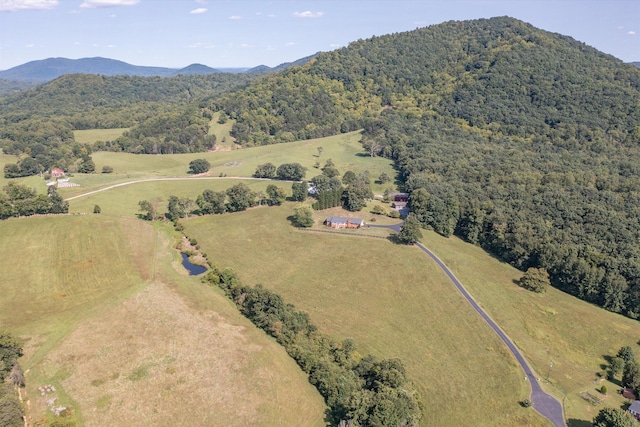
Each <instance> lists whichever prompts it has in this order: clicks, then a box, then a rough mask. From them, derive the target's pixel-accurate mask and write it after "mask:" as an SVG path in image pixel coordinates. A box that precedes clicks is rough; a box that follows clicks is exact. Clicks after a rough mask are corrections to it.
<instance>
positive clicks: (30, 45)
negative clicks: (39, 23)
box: [25, 43, 35, 49]
mask: <svg viewBox="0 0 640 427" xmlns="http://www.w3.org/2000/svg"><path fill="white" fill-rule="evenodd" d="M25 47H26V48H29V49H31V48H32V47H35V44H33V43H29V44H28V45H26V46H25Z"/></svg>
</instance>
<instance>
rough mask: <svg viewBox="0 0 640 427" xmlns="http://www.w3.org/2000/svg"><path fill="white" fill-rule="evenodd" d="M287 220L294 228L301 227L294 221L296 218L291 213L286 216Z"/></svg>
mask: <svg viewBox="0 0 640 427" xmlns="http://www.w3.org/2000/svg"><path fill="white" fill-rule="evenodd" d="M287 221H289V223H290V224H291V226H293V227H295V228H302V227H300V226H299V225H298V223H297V222H296V219H295V217H294V216H293V215H289V216H288V217H287Z"/></svg>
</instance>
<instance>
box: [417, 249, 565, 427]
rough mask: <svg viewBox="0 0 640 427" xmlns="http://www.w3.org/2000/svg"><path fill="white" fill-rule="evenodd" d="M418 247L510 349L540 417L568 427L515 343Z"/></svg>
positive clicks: (437, 259)
mask: <svg viewBox="0 0 640 427" xmlns="http://www.w3.org/2000/svg"><path fill="white" fill-rule="evenodd" d="M416 246H418V247H419V248H420V249H421V250H422V251H423V252H425V253H426V254H427V255H428V256H429V257H430V258H431V259H432V260H433V261H435V263H436V264H438V266H439V267H440V268H441V269H442V271H444V272H445V274H446V275H447V276H448V277H449V279H450V280H451V281H452V282H453V284H454V285H456V288H458V291H460V293H461V294H462V296H463V297H464V298H465V299H466V300H467V302H468V303H469V304H471V306H472V307H473V308H474V309H475V310H476V311H477V312H478V314H479V315H480V317H482V318H483V319H484V321H485V322H487V324H488V325H489V326H490V327H491V329H493V331H494V332H495V333H496V334H498V336H499V337H500V339H501V340H502V341H503V342H504V343H505V345H506V346H507V347H508V348H509V350H510V351H511V353H512V354H513V356H514V357H515V358H516V360H517V361H518V363H519V364H520V366H522V369H523V370H524V373H525V375H526V376H525V378H526V379H528V380H529V383H530V384H531V401H532V402H533V407H534V408H535V410H536V411H537V412H538V413H539V414H540V415H542V416H543V417H545V418H547V419H548V420H549V421H551V422H552V423H553V425H554V426H555V427H566V424H565V422H564V413H563V410H562V405H561V404H560V402H559V401H558V400H557V399H556V398H555V397H553V396H551V395H550V394H547V393H545V392H544V391H543V390H542V388H541V387H540V384H538V378H536V376H535V375H533V372H532V371H531V368H530V367H529V364H528V363H527V361H526V360H525V359H524V357H523V356H522V354H521V353H520V351H519V350H518V349H517V347H516V346H515V345H514V344H513V342H511V340H510V339H509V337H508V336H507V335H506V334H505V333H504V332H503V331H502V329H500V328H499V327H498V325H497V324H496V323H495V322H494V321H493V320H492V319H491V318H490V317H489V315H488V314H487V313H485V312H484V310H483V309H482V308H481V307H480V306H479V305H478V303H476V302H475V300H474V299H473V298H472V297H471V295H469V293H468V292H467V290H466V289H465V288H464V287H463V286H462V284H461V283H460V282H459V281H458V279H457V278H456V276H454V275H453V273H452V272H451V270H449V268H447V266H446V265H445V264H444V263H443V262H442V261H441V260H440V258H438V257H437V256H436V255H435V254H434V253H433V252H431V251H430V250H429V249H427V248H426V247H425V246H424V245H422V244H421V243H416Z"/></svg>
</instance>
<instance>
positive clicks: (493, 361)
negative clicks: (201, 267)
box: [185, 204, 546, 426]
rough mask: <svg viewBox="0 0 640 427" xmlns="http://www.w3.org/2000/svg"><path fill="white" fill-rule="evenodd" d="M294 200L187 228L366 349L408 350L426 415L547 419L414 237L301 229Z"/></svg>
mask: <svg viewBox="0 0 640 427" xmlns="http://www.w3.org/2000/svg"><path fill="white" fill-rule="evenodd" d="M292 212H293V205H292V204H288V205H285V206H283V207H279V208H259V209H252V210H249V211H247V212H243V213H239V214H225V215H217V216H206V217H198V218H193V219H190V220H188V221H186V222H185V226H186V231H187V234H188V235H189V236H190V237H194V238H196V239H197V240H198V242H199V244H200V245H201V247H202V248H203V250H204V251H205V252H206V253H207V254H208V256H209V259H210V260H212V261H213V262H214V263H215V264H216V265H217V266H219V267H232V268H233V269H234V270H235V271H236V272H237V274H238V276H239V278H240V280H241V281H242V282H243V283H245V284H249V285H255V284H258V283H260V284H263V285H264V286H265V287H267V288H270V289H273V290H275V291H277V292H278V293H280V294H282V295H283V297H284V298H285V299H286V301H288V302H290V303H293V304H294V305H295V306H296V307H298V308H299V309H302V310H304V311H306V312H308V313H309V315H310V316H311V320H312V322H314V323H315V324H316V325H318V326H319V328H320V329H321V330H322V331H324V332H327V333H329V334H331V335H333V336H335V337H337V338H347V337H351V338H354V339H355V340H356V342H357V343H358V345H359V352H360V353H361V354H367V353H373V354H375V355H376V356H378V357H399V358H401V359H402V360H403V361H404V363H405V365H406V366H407V369H408V373H409V377H410V378H411V379H412V380H413V381H414V382H415V384H416V385H417V387H418V389H419V391H420V394H421V396H422V402H423V404H424V418H423V422H422V425H425V426H427V425H429V426H431V425H437V426H449V425H451V426H453V425H455V426H458V425H468V423H469V414H473V425H485V426H488V425H491V426H495V425H503V426H514V425H534V426H535V425H540V426H542V425H546V424H545V421H544V420H543V419H541V418H540V417H539V416H538V415H537V414H535V413H534V411H532V410H530V409H525V408H522V407H521V406H520V405H519V404H518V401H520V400H522V399H524V398H526V397H527V396H528V393H529V391H528V384H527V383H526V382H525V381H524V380H523V376H522V374H521V371H520V368H519V367H518V366H516V364H515V361H514V359H513V358H512V357H511V356H510V354H509V353H508V352H507V350H506V349H505V347H504V346H503V345H502V344H501V342H500V341H499V340H498V338H497V337H496V336H495V334H493V333H492V332H491V330H490V329H489V327H488V326H487V325H485V324H484V323H483V322H482V321H481V320H480V318H479V317H478V316H477V314H476V313H475V312H474V311H473V310H472V308H471V307H470V306H469V305H468V304H467V303H466V302H465V301H464V300H463V298H462V296H461V295H460V294H459V293H458V292H457V291H456V290H455V288H454V287H453V285H451V284H450V283H449V282H448V281H447V279H446V277H445V275H444V273H442V272H441V271H440V270H438V268H437V267H436V266H435V265H434V264H433V263H431V262H427V259H426V257H425V256H424V255H423V254H422V253H421V252H420V251H419V250H418V249H417V248H414V247H406V246H398V245H393V244H391V243H390V242H388V241H387V240H385V239H374V238H353V237H346V236H340V235H334V234H324V233H313V232H301V231H297V230H295V229H294V228H292V227H291V226H290V224H289V222H288V221H287V220H286V218H287V216H289V215H291V214H292Z"/></svg>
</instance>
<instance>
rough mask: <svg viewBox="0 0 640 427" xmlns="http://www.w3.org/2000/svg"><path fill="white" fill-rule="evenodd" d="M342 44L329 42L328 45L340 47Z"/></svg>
mask: <svg viewBox="0 0 640 427" xmlns="http://www.w3.org/2000/svg"><path fill="white" fill-rule="evenodd" d="M341 46H342V45H341V44H340V43H331V44H330V45H329V47H341Z"/></svg>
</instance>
